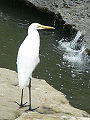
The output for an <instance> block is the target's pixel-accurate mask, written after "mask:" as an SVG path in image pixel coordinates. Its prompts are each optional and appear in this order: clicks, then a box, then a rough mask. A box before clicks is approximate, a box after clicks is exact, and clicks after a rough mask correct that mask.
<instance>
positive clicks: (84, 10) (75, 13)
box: [25, 0, 90, 53]
mask: <svg viewBox="0 0 90 120" xmlns="http://www.w3.org/2000/svg"><path fill="white" fill-rule="evenodd" d="M25 1H29V2H30V3H31V4H33V5H34V6H35V7H36V8H38V9H40V10H42V11H44V12H49V13H52V14H55V15H54V16H55V18H56V19H57V20H59V22H60V23H62V22H63V23H65V25H68V26H72V29H73V28H75V29H76V30H77V31H78V30H79V31H81V33H82V35H83V36H84V44H85V46H86V50H87V51H88V53H89V52H90V34H89V33H90V1H89V0H82V1H81V0H78V1H72V0H57V1H55V0H49V1H47V0H44V1H43V0H25Z"/></svg>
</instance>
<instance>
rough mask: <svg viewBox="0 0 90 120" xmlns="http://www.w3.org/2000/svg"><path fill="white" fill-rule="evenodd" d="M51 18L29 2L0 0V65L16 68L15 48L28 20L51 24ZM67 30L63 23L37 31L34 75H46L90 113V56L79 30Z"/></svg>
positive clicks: (49, 80) (56, 87) (52, 24)
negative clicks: (36, 54)
mask: <svg viewBox="0 0 90 120" xmlns="http://www.w3.org/2000/svg"><path fill="white" fill-rule="evenodd" d="M54 20H55V19H54V18H53V17H52V16H50V15H48V14H46V13H41V12H39V11H37V10H36V9H35V8H33V7H31V8H30V7H28V4H27V5H25V4H24V3H22V2H17V1H15V0H7V1H4V0H1V1H0V67H3V68H8V69H11V70H16V57H17V51H18V48H19V46H20V44H21V43H22V41H23V40H24V38H25V36H26V35H27V28H28V26H29V25H30V24H31V23H33V22H38V23H41V24H44V25H50V26H54V25H55V21H54ZM66 33H67V32H65V30H63V26H62V25H61V26H59V28H58V26H56V29H55V30H43V31H40V37H41V46H40V64H39V65H38V67H37V68H36V70H35V72H34V73H33V77H36V78H41V79H45V80H46V81H47V82H48V83H49V84H50V85H51V86H53V87H54V88H55V89H57V90H59V91H61V92H63V93H64V94H65V95H66V97H67V99H68V100H69V101H70V103H71V105H73V106H74V107H76V108H79V109H83V110H85V111H87V112H88V113H89V114H90V58H89V56H88V55H87V54H86V52H85V46H84V45H83V44H82V37H81V32H80V31H78V32H77V33H76V35H75V34H74V35H73V34H71V35H67V34H66ZM68 38H69V39H70V40H71V41H70V42H67V39H68ZM57 99H58V98H57Z"/></svg>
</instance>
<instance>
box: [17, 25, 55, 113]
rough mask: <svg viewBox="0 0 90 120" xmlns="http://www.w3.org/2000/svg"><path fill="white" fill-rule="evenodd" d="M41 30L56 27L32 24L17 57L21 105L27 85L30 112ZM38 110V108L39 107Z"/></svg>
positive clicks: (38, 60)
mask: <svg viewBox="0 0 90 120" xmlns="http://www.w3.org/2000/svg"><path fill="white" fill-rule="evenodd" d="M39 29H54V27H50V26H44V25H41V24H38V23H32V24H31V25H30V26H29V28H28V35H27V36H26V38H25V40H24V41H23V43H22V44H21V46H20V47H19V50H18V55H17V70H18V80H19V86H20V88H21V89H22V95H21V104H18V105H19V106H20V107H23V106H24V105H25V104H26V103H25V104H23V89H24V88H25V86H26V85H28V86H29V110H30V111H32V110H35V109H36V108H35V109H31V79H32V72H33V71H34V69H35V67H36V66H37V64H38V63H39V62H40V59H39V48H40V36H39V32H38V30H39ZM37 108H38V107H37Z"/></svg>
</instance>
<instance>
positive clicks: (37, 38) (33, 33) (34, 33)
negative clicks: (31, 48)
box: [28, 29, 40, 46]
mask: <svg viewBox="0 0 90 120" xmlns="http://www.w3.org/2000/svg"><path fill="white" fill-rule="evenodd" d="M28 37H30V38H31V39H32V38H34V39H33V41H32V42H33V43H35V44H37V45H38V46H40V36H39V32H38V31H37V30H35V29H34V30H29V31H28Z"/></svg>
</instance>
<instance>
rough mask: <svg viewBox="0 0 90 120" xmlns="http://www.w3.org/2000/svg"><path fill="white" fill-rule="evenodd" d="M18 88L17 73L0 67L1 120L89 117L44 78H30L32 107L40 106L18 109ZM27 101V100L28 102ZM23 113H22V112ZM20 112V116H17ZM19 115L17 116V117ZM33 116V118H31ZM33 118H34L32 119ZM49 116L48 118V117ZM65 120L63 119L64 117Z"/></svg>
mask: <svg viewBox="0 0 90 120" xmlns="http://www.w3.org/2000/svg"><path fill="white" fill-rule="evenodd" d="M20 96H21V92H20V88H19V86H18V80H17V73H16V72H14V71H11V70H8V69H4V68H1V69H0V119H1V120H5V119H7V120H14V119H15V118H17V120H23V117H26V118H25V119H24V120H30V118H31V120H35V119H39V118H40V119H41V118H43V119H42V120H53V119H54V120H58V119H61V120H63V118H62V116H66V117H83V116H84V117H85V116H86V117H89V115H88V114H87V113H86V112H85V111H82V110H79V109H76V108H74V107H72V106H71V105H70V104H69V101H68V100H67V99H66V97H65V95H64V94H63V93H61V92H60V91H57V90H55V89H54V88H53V87H51V86H50V85H49V84H47V83H46V81H45V80H41V79H35V78H33V79H32V108H35V107H37V106H40V108H38V109H37V110H36V111H37V112H28V113H24V112H25V110H27V109H28V107H24V108H23V109H19V106H18V105H17V104H16V102H15V101H17V102H18V103H20ZM24 102H28V87H26V88H25V90H24ZM28 103H29V102H28ZM22 113H23V114H22ZM21 114H22V116H21V117H19V116H20V115H21ZM18 117H19V118H18ZM32 118H33V119H32ZM34 118H35V119H34ZM49 118H50V119H49ZM64 120H65V119H64Z"/></svg>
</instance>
